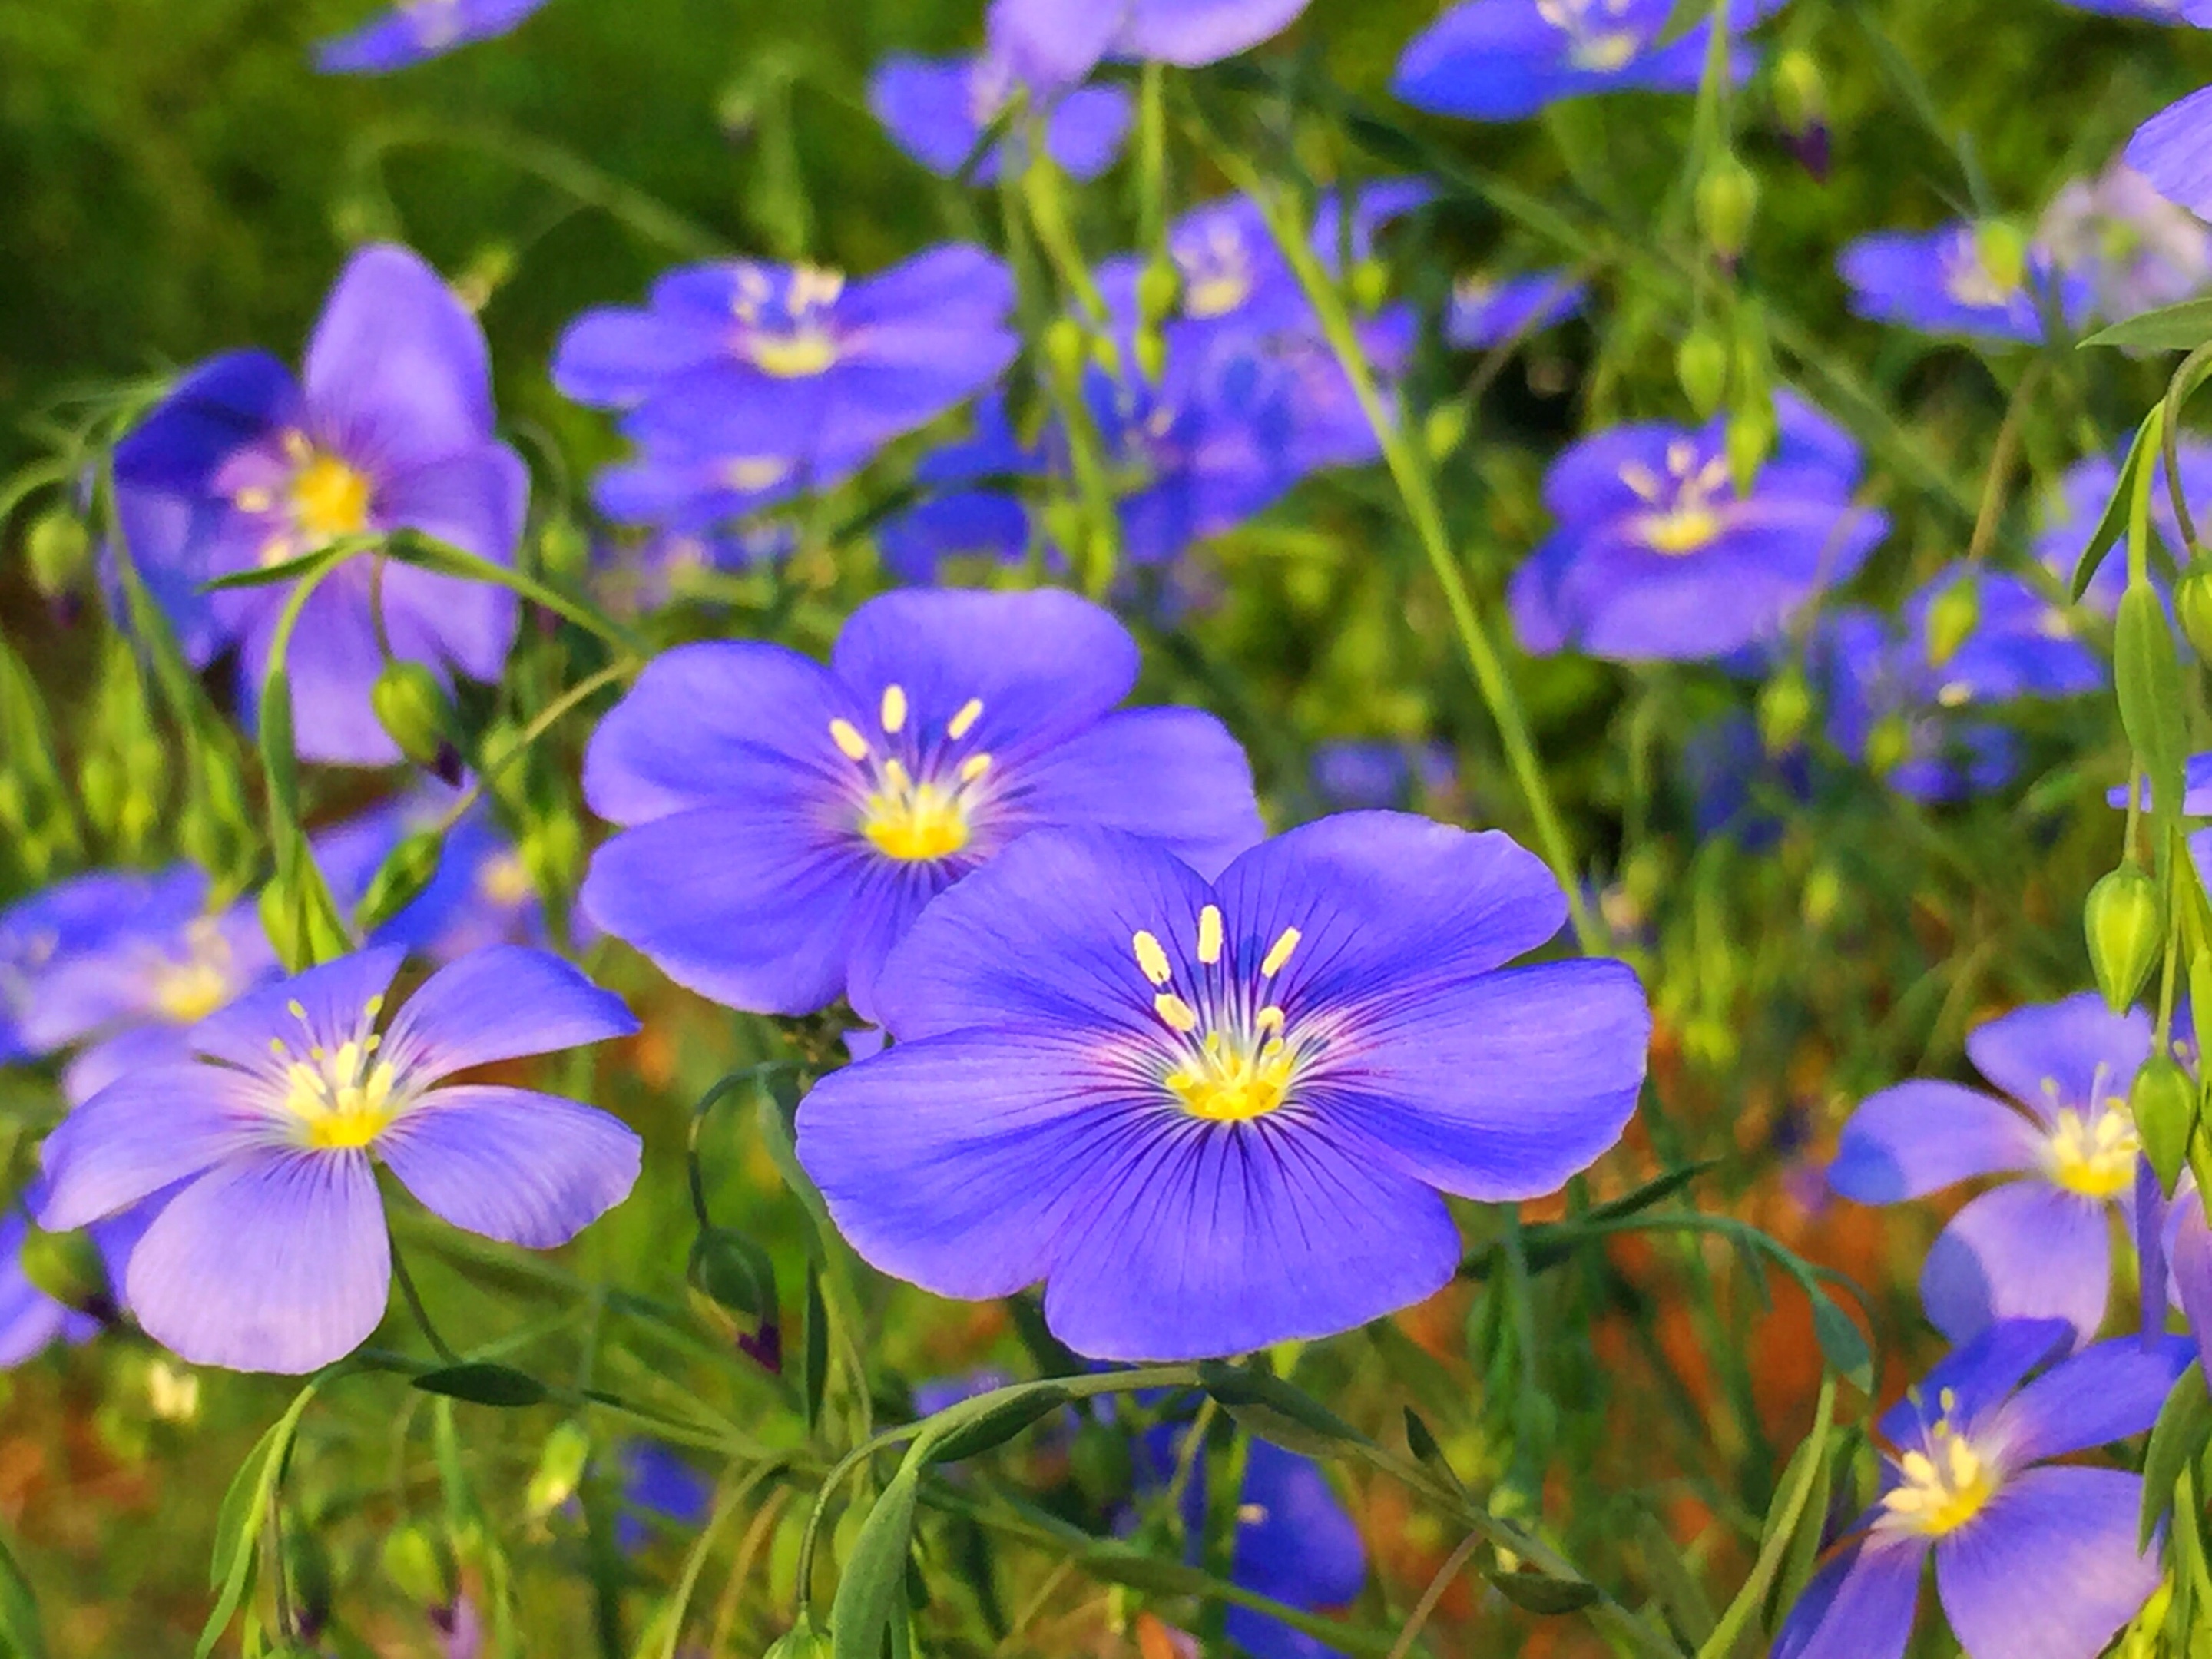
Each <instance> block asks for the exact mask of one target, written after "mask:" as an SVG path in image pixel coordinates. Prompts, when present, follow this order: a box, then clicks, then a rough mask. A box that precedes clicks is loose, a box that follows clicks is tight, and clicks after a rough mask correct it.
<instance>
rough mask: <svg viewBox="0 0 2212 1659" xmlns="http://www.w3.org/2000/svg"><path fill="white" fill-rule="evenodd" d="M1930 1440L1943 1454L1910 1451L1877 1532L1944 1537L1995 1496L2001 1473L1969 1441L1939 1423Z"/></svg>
mask: <svg viewBox="0 0 2212 1659" xmlns="http://www.w3.org/2000/svg"><path fill="white" fill-rule="evenodd" d="M1947 1393H1948V1390H1947ZM1929 1441H1930V1443H1932V1444H1933V1445H1935V1446H1936V1447H1938V1448H1940V1453H1939V1456H1937V1457H1930V1456H1929V1455H1927V1454H1926V1453H1925V1452H1917V1451H1909V1452H1906V1453H1905V1455H1903V1456H1902V1457H1900V1458H1899V1459H1898V1460H1897V1472H1898V1474H1899V1476H1901V1477H1902V1478H1901V1479H1900V1480H1899V1483H1898V1484H1897V1485H1896V1486H1894V1487H1893V1488H1891V1490H1890V1491H1889V1492H1887V1493H1885V1494H1884V1495H1883V1497H1882V1500H1881V1506H1882V1510H1883V1514H1882V1515H1881V1517H1880V1518H1879V1519H1878V1520H1877V1521H1876V1522H1875V1525H1876V1526H1877V1527H1880V1528H1884V1529H1886V1530H1888V1531H1893V1532H1896V1531H1905V1532H1912V1533H1917V1534H1922V1535H1923V1536H1925V1537H1931V1538H1936V1537H1941V1536H1942V1534H1945V1533H1948V1532H1954V1531H1956V1530H1957V1529H1958V1528H1960V1527H1962V1526H1964V1525H1966V1522H1969V1521H1971V1520H1972V1519H1973V1518H1974V1516H1977V1515H1978V1514H1980V1513H1981V1511H1982V1510H1983V1508H1984V1506H1985V1505H1986V1504H1988V1503H1989V1501H1990V1498H1993V1497H1995V1496H1996V1490H1997V1485H1998V1480H1999V1475H1998V1471H1997V1470H1996V1468H1993V1467H1992V1466H1991V1465H1990V1463H1989V1462H1986V1461H1985V1460H1984V1458H1983V1457H1982V1455H1981V1454H1980V1453H1978V1452H1977V1451H1976V1450H1975V1449H1974V1448H1973V1446H1972V1443H1969V1442H1968V1440H1967V1439H1966V1436H1964V1435H1962V1434H1959V1433H1956V1432H1955V1431H1953V1430H1952V1428H1951V1426H1950V1425H1949V1424H1948V1422H1938V1423H1936V1425H1934V1426H1933V1427H1932V1428H1931V1429H1930V1430H1929Z"/></svg>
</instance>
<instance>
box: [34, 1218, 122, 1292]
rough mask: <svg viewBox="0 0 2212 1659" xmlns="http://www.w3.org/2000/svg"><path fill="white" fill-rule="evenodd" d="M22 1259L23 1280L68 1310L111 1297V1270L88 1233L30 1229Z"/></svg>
mask: <svg viewBox="0 0 2212 1659" xmlns="http://www.w3.org/2000/svg"><path fill="white" fill-rule="evenodd" d="M18 1259H19V1261H20V1263H21V1267H22V1269H23V1277H24V1278H26V1279H29V1280H30V1281H31V1283H32V1285H33V1286H35V1287H36V1288H37V1289H39V1290H40V1291H44V1292H45V1293H46V1295H48V1296H50V1297H53V1299H54V1300H55V1301H57V1302H58V1303H60V1304H62V1305H63V1306H64V1307H65V1308H76V1309H78V1310H82V1309H86V1308H89V1307H91V1306H93V1305H94V1304H95V1303H97V1302H99V1301H100V1300H101V1298H103V1297H106V1294H107V1270H106V1267H103V1266H102V1265H101V1263H100V1251H99V1249H97V1248H96V1247H95V1246H94V1243H93V1242H92V1240H91V1238H90V1237H88V1235H86V1234H84V1233H49V1232H42V1231H40V1230H39V1229H38V1228H36V1227H30V1228H27V1229H26V1230H25V1231H24V1233H23V1247H22V1253H21V1256H20V1257H19V1258H18Z"/></svg>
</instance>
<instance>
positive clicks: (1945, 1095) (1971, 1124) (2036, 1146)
mask: <svg viewBox="0 0 2212 1659" xmlns="http://www.w3.org/2000/svg"><path fill="white" fill-rule="evenodd" d="M2043 1139H2044V1138H2043V1136H2042V1135H2040V1134H2039V1133H2037V1131H2036V1128H2035V1126H2034V1125H2033V1124H2032V1123H2030V1122H2029V1121H2027V1119H2026V1118H2024V1117H2022V1116H2021V1115H2020V1114H2019V1113H2018V1112H2016V1111H2015V1110H2014V1109H2012V1108H2011V1107H2009V1106H2008V1105H2006V1104H2005V1103H2003V1102H2002V1101H2000V1100H1996V1099H1993V1098H1992V1097H1990V1096H1988V1095H1985V1094H1983V1093H1981V1092H1979V1091H1977V1090H1973V1089H1962V1088H1960V1086H1959V1085H1957V1084H1955V1083H1941V1082H1936V1081H1935V1080H1933V1079H1916V1080H1915V1081H1913V1082H1911V1083H1900V1084H1899V1085H1897V1086H1896V1087H1894V1088H1891V1089H1884V1090H1883V1091H1881V1093H1880V1094H1876V1095H1869V1097H1867V1098H1866V1100H1865V1101H1863V1103H1861V1104H1860V1106H1859V1109H1858V1110H1857V1111H1856V1112H1853V1113H1852V1114H1851V1120H1850V1122H1848V1123H1846V1124H1845V1125H1844V1135H1843V1142H1842V1144H1841V1145H1840V1146H1838V1148H1837V1151H1836V1161H1835V1162H1834V1163H1833V1164H1830V1165H1829V1166H1828V1184H1829V1185H1830V1186H1831V1187H1832V1188H1835V1189H1836V1190H1837V1191H1838V1192H1839V1193H1841V1194H1843V1195H1844V1197H1845V1198H1850V1199H1856V1200H1858V1201H1859V1202H1860V1203H1862V1204H1894V1203H1896V1202H1897V1201H1898V1200H1899V1199H1904V1198H1920V1197H1923V1196H1924V1195H1926V1194H1929V1193H1932V1192H1936V1191H1939V1190H1940V1189H1942V1188H1945V1187H1948V1186H1950V1185H1952V1184H1953V1183H1954V1182H1960V1181H1966V1180H1970V1179H1972V1177H1973V1176H1987V1175H1998V1174H2002V1173H2003V1172H2005V1171H2007V1170H2032V1169H2034V1168H2035V1167H2036V1165H2037V1164H2038V1163H2039V1161H2040V1159H2041V1156H2042V1148H2043Z"/></svg>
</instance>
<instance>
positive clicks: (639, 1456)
mask: <svg viewBox="0 0 2212 1659" xmlns="http://www.w3.org/2000/svg"><path fill="white" fill-rule="evenodd" d="M622 1467H623V1512H622V1513H621V1514H620V1515H618V1516H616V1517H615V1542H616V1543H617V1545H619V1546H620V1547H622V1549H623V1553H625V1554H629V1555H635V1554H636V1553H638V1552H639V1551H640V1550H642V1549H643V1548H645V1547H646V1546H647V1545H648V1544H650V1543H651V1542H652V1541H653V1535H654V1530H655V1527H656V1525H665V1526H669V1527H677V1528H685V1529H696V1528H699V1527H702V1526H704V1525H705V1524H706V1522H707V1516H708V1514H710V1513H711V1512H712V1510H713V1509H714V1482H713V1481H712V1480H708V1478H707V1477H706V1476H705V1475H704V1474H701V1473H700V1472H699V1471H698V1470H697V1469H696V1468H693V1467H692V1466H691V1465H690V1463H687V1462H684V1459H682V1458H681V1457H678V1455H676V1454H675V1453H674V1452H672V1451H670V1450H669V1449H667V1448H666V1447H665V1446H663V1445H660V1444H659V1443H656V1442H653V1441H651V1440H634V1441H632V1442H631V1443H629V1445H627V1446H625V1447H624V1448H623V1454H622Z"/></svg>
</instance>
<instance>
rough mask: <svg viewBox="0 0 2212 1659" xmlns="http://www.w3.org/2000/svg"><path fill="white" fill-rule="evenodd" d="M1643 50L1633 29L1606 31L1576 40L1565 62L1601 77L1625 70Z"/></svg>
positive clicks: (1640, 40)
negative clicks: (1594, 72) (1592, 71)
mask: <svg viewBox="0 0 2212 1659" xmlns="http://www.w3.org/2000/svg"><path fill="white" fill-rule="evenodd" d="M1643 50H1644V40H1643V37H1642V36H1641V35H1639V34H1638V33H1636V31H1635V30H1633V29H1608V30H1607V31H1605V32H1604V33H1601V34H1593V35H1590V36H1589V37H1587V38H1586V39H1584V40H1577V41H1576V42H1575V44H1574V47H1573V49H1572V50H1571V51H1570V52H1568V53H1567V61H1568V62H1570V63H1571V64H1573V65H1574V66H1575V67H1576V68H1577V69H1579V70H1596V71H1597V72H1598V73H1600V74H1601V75H1610V74H1611V73H1613V70H1619V69H1626V67H1627V66H1628V65H1629V64H1631V63H1632V62H1633V61H1634V60H1635V58H1636V54H1637V53H1638V52H1641V51H1643Z"/></svg>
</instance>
